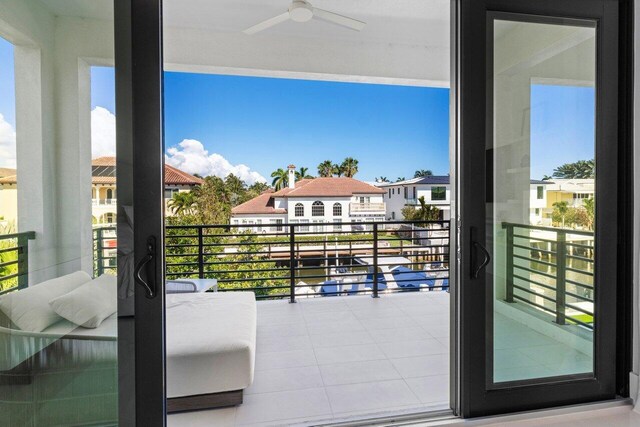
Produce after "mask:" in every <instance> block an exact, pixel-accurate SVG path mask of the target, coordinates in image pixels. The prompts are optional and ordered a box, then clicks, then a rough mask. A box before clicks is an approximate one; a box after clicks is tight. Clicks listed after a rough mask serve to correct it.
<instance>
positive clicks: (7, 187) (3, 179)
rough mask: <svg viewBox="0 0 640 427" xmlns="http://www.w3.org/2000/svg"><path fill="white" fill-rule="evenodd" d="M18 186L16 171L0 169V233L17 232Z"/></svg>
mask: <svg viewBox="0 0 640 427" xmlns="http://www.w3.org/2000/svg"><path fill="white" fill-rule="evenodd" d="M17 220H18V186H17V185H16V170H15V169H10V168H0V232H11V231H17V229H18V228H17Z"/></svg>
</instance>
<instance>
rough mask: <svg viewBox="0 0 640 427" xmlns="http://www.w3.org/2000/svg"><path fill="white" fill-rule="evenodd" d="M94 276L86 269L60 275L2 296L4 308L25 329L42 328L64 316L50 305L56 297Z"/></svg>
mask: <svg viewBox="0 0 640 427" xmlns="http://www.w3.org/2000/svg"><path fill="white" fill-rule="evenodd" d="M90 280H91V276H89V275H88V274H87V273H85V272H84V271H76V272H75V273H71V274H67V275H65V276H60V277H57V278H55V279H51V280H47V281H45V282H42V283H39V284H37V285H33V286H29V287H28V288H25V289H21V290H19V291H16V292H10V293H8V294H6V295H3V296H1V297H0V310H2V312H3V313H4V314H6V315H7V317H9V319H11V322H12V323H13V324H14V325H16V326H17V327H18V328H20V329H21V330H23V331H28V332H41V331H43V330H44V329H46V328H48V327H49V326H51V325H53V324H54V323H56V322H59V321H60V320H62V319H61V318H60V316H58V315H57V314H56V313H55V311H53V309H52V308H51V307H50V306H49V301H51V299H52V298H56V297H59V296H60V295H64V294H66V293H69V292H71V291H73V290H74V289H76V288H77V287H79V286H81V285H82V284H83V283H87V282H89V281H90Z"/></svg>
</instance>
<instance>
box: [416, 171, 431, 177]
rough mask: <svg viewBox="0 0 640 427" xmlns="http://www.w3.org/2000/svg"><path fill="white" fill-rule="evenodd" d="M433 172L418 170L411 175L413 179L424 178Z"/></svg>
mask: <svg viewBox="0 0 640 427" xmlns="http://www.w3.org/2000/svg"><path fill="white" fill-rule="evenodd" d="M432 175H433V172H431V170H430V169H420V170H417V171H416V173H414V174H413V177H414V178H424V177H425V176H432Z"/></svg>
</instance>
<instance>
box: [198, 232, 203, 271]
mask: <svg viewBox="0 0 640 427" xmlns="http://www.w3.org/2000/svg"><path fill="white" fill-rule="evenodd" d="M203 234H204V232H203V227H202V226H198V278H200V279H204V236H203Z"/></svg>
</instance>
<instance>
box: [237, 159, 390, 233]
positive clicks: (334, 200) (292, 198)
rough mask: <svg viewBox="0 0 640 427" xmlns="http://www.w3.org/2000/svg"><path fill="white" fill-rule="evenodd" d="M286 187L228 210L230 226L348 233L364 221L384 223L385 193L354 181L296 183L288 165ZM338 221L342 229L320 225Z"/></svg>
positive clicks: (326, 179)
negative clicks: (285, 227) (343, 224)
mask: <svg viewBox="0 0 640 427" xmlns="http://www.w3.org/2000/svg"><path fill="white" fill-rule="evenodd" d="M288 170H289V181H288V182H289V185H288V187H287V188H283V189H282V190H279V191H276V192H273V191H271V192H265V193H263V194H261V195H259V196H257V197H255V198H253V199H251V200H249V201H247V202H246V203H243V204H241V205H238V206H236V207H235V208H233V209H232V211H231V223H232V224H255V225H256V227H252V228H253V230H254V231H256V232H267V231H270V232H285V231H286V230H284V228H283V227H282V225H281V224H285V223H290V224H304V225H303V226H301V227H297V228H296V231H315V232H322V231H327V232H330V231H333V230H335V231H338V230H342V231H350V230H353V229H356V230H358V229H363V228H361V227H360V226H358V225H357V223H358V222H363V221H367V222H369V221H384V218H385V212H386V208H385V204H384V200H383V194H384V190H382V189H380V188H376V187H375V186H373V185H369V184H367V183H365V182H362V181H358V180H357V179H354V178H345V177H340V178H313V179H302V180H300V181H299V182H296V179H295V166H293V165H291V166H289V169H288ZM334 222H341V223H347V225H345V226H344V227H341V226H335V227H334V226H321V224H327V223H334Z"/></svg>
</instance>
